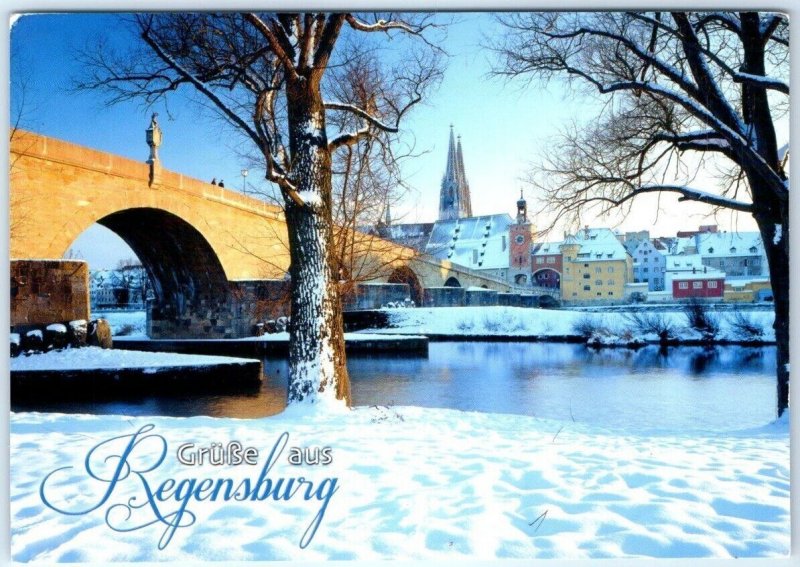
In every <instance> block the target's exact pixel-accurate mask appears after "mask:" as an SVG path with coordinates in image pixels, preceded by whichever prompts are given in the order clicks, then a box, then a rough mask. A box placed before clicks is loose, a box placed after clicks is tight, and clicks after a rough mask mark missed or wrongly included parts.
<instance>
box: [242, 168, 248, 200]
mask: <svg viewBox="0 0 800 567" xmlns="http://www.w3.org/2000/svg"><path fill="white" fill-rule="evenodd" d="M248 173H250V172H249V171H247V170H246V169H243V170H242V192H243V193H244V194H245V195H247V174H248Z"/></svg>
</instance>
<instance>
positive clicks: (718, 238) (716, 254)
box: [696, 232, 764, 258]
mask: <svg viewBox="0 0 800 567" xmlns="http://www.w3.org/2000/svg"><path fill="white" fill-rule="evenodd" d="M696 240H697V253H698V254H701V255H702V256H704V257H706V258H709V257H710V258H721V257H728V256H753V255H758V256H762V255H763V254H764V243H763V242H762V241H761V233H759V232H712V233H701V234H698V235H697V237H696Z"/></svg>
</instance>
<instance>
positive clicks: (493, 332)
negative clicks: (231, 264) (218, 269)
mask: <svg viewBox="0 0 800 567" xmlns="http://www.w3.org/2000/svg"><path fill="white" fill-rule="evenodd" d="M387 312H388V313H389V314H390V324H391V325H392V328H390V329H370V330H369V331H366V332H358V333H347V334H346V335H345V337H346V339H347V340H350V341H353V340H376V336H375V335H377V334H404V335H409V334H410V335H450V336H475V337H479V336H519V337H553V336H567V335H571V336H575V335H578V334H580V333H578V332H577V331H576V326H578V325H579V324H580V323H583V322H587V321H588V322H590V324H591V325H594V326H595V327H597V329H598V331H599V337H598V338H599V339H600V342H607V343H614V342H618V341H621V342H625V337H626V336H631V335H632V336H635V337H637V338H640V339H643V340H645V341H658V336H657V335H656V334H655V333H642V332H640V331H639V330H638V329H635V328H634V324H633V323H632V322H631V314H629V313H622V312H619V311H608V312H603V311H594V312H587V311H578V310H576V311H571V310H552V309H532V308H524V307H500V306H494V307H432V308H414V309H390V310H387ZM640 312H642V313H644V314H645V316H650V317H655V318H663V319H664V320H665V321H667V322H668V323H669V324H671V326H672V328H673V331H674V336H675V338H677V339H678V340H698V339H701V338H702V335H701V334H699V333H698V332H697V331H695V330H693V329H691V328H689V326H688V324H687V319H686V316H685V314H684V313H683V311H682V310H681V308H680V307H679V306H671V307H669V306H668V307H664V306H658V310H657V311H656V310H655V309H643V310H640ZM711 313H712V317H713V318H714V319H715V320H717V321H718V322H719V327H720V330H719V333H718V334H717V337H716V338H717V339H718V340H723V341H741V340H754V339H756V340H760V341H763V342H774V341H775V331H774V330H773V328H772V324H773V322H774V321H775V313H774V312H773V311H772V310H769V309H766V310H755V311H745V312H743V313H744V315H743V317H744V320H745V321H747V322H750V323H752V324H753V325H754V327H755V328H757V329H758V330H759V332H760V333H761V335H760V336H759V337H752V336H746V334H743V333H742V331H741V330H740V329H737V328H736V325H735V323H736V315H735V311H732V310H727V309H726V310H725V311H720V312H713V311H712V312H711ZM99 316H102V317H104V318H106V319H107V320H108V321H109V324H110V325H111V328H112V330H113V332H114V335H115V336H130V337H131V338H137V339H140V338H144V337H145V330H146V329H145V314H144V312H143V311H130V312H109V313H105V314H100V315H99ZM366 333H369V334H370V335H372V336H370V337H369V338H367V337H366V336H365V335H366ZM288 337H289V335H288V333H274V334H269V335H264V336H263V337H252V338H250V339H245V340H261V341H284V340H288Z"/></svg>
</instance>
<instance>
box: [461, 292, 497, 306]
mask: <svg viewBox="0 0 800 567" xmlns="http://www.w3.org/2000/svg"><path fill="white" fill-rule="evenodd" d="M464 305H465V306H467V307H487V306H491V305H497V292H496V291H494V290H491V289H467V290H466V291H465V292H464Z"/></svg>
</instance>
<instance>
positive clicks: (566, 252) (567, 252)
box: [559, 227, 633, 302]
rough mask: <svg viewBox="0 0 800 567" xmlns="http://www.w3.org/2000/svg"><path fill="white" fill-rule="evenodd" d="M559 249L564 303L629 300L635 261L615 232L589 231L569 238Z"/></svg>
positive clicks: (606, 230)
mask: <svg viewBox="0 0 800 567" xmlns="http://www.w3.org/2000/svg"><path fill="white" fill-rule="evenodd" d="M559 248H560V250H561V254H562V263H563V274H562V276H561V299H562V301H566V302H595V301H603V302H608V301H612V302H614V301H621V300H623V299H625V286H626V285H627V284H629V283H632V281H633V259H632V258H631V256H630V254H628V251H627V250H626V249H625V246H623V244H622V242H620V240H619V239H618V238H617V236H616V234H614V232H613V231H611V230H610V229H608V228H588V227H587V228H585V229H584V230H580V231H578V232H577V233H576V234H574V235H570V236H567V237H566V238H565V239H564V242H562V243H561V246H560V247H559Z"/></svg>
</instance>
